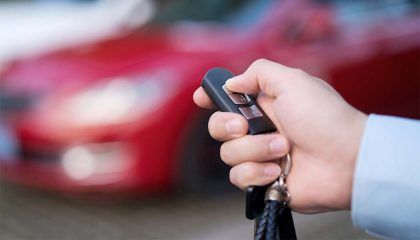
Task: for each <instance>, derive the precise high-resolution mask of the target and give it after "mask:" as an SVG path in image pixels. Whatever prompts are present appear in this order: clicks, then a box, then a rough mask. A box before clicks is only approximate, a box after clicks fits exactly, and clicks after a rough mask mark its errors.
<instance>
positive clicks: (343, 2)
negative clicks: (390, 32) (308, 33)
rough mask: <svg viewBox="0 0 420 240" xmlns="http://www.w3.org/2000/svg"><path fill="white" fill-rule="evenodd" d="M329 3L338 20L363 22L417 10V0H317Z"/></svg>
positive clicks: (398, 16)
mask: <svg viewBox="0 0 420 240" xmlns="http://www.w3.org/2000/svg"><path fill="white" fill-rule="evenodd" d="M318 2H321V3H327V4H331V5H332V6H333V7H334V9H335V10H336V12H337V15H338V18H339V21H341V22H343V23H346V24H364V23H367V22H374V21H380V20H382V19H385V18H386V19H393V18H402V17H405V16H407V15H408V14H412V13H413V12H418V11H419V2H420V1H419V0H369V1H365V0H353V1H347V0H319V1H318Z"/></svg>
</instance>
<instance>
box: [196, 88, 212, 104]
mask: <svg viewBox="0 0 420 240" xmlns="http://www.w3.org/2000/svg"><path fill="white" fill-rule="evenodd" d="M193 99H194V102H195V104H197V105H198V106H199V107H201V108H207V109H214V108H216V106H215V105H214V104H213V102H212V101H211V99H210V98H209V96H208V95H207V93H206V92H205V91H204V89H203V88H202V87H199V88H197V90H195V92H194V95H193Z"/></svg>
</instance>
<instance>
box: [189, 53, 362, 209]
mask: <svg viewBox="0 0 420 240" xmlns="http://www.w3.org/2000/svg"><path fill="white" fill-rule="evenodd" d="M226 86H227V88H228V89H230V90H232V91H235V92H243V93H247V94H258V97H257V102H258V103H259V105H260V106H261V107H262V108H263V110H264V111H265V112H266V114H267V115H268V116H269V117H270V119H271V120H272V121H273V122H274V124H275V125H276V127H277V129H278V130H279V132H278V133H272V134H263V135H254V136H251V135H247V131H248V123H247V121H246V119H245V118H244V117H243V116H241V115H240V114H236V113H228V112H216V113H214V114H213V115H212V116H211V118H210V120H209V132H210V134H211V136H212V137H213V138H215V139H217V140H220V141H225V142H224V143H223V145H222V147H221V149H220V155H221V158H222V160H223V161H224V162H225V163H227V164H229V165H231V166H232V169H231V171H230V180H231V182H232V183H233V184H235V185H236V186H238V187H240V188H242V189H244V188H246V187H248V186H251V185H259V186H261V185H266V184H269V183H270V182H273V181H274V180H275V179H277V178H278V176H279V174H280V167H279V165H278V164H277V163H275V160H276V159H279V158H280V157H282V156H284V155H285V154H287V153H288V152H289V151H290V153H291V157H292V168H291V172H290V175H289V176H288V177H287V186H288V190H289V193H290V195H291V197H292V198H291V202H290V204H289V205H290V207H291V208H293V209H294V210H295V211H299V212H304V213H316V212H323V211H328V210H339V209H349V208H350V205H351V191H352V182H353V173H354V167H355V162H356V158H357V153H358V148H359V144H360V141H361V137H362V133H363V129H364V125H365V122H366V118H367V116H366V115H365V114H364V113H362V112H360V111H358V110H357V109H355V108H353V107H352V106H350V105H349V104H348V103H347V102H346V101H345V100H344V99H343V98H342V97H341V96H340V95H339V94H338V93H337V92H336V91H335V90H334V89H333V88H332V87H331V86H330V85H328V84H327V83H326V82H324V81H323V80H321V79H318V78H315V77H313V76H310V75H308V74H306V73H305V72H303V71H301V70H298V69H293V68H289V67H286V66H283V65H281V64H277V63H274V62H271V61H268V60H264V59H260V60H257V61H255V62H254V63H253V64H252V65H251V66H250V67H249V68H248V69H247V70H246V71H245V72H244V73H243V74H241V75H238V76H236V77H233V78H232V79H230V80H228V81H227V82H226ZM194 101H195V103H196V104H197V105H198V106H201V107H203V108H214V105H213V103H212V102H211V100H210V99H209V97H208V96H207V94H206V93H205V92H204V90H203V89H202V88H201V87H200V88H198V89H197V90H196V92H195V93H194Z"/></svg>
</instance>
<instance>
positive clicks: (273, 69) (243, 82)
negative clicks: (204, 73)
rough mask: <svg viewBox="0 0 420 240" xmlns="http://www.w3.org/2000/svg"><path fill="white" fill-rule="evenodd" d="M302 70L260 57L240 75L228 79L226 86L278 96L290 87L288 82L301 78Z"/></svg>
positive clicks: (241, 90)
mask: <svg viewBox="0 0 420 240" xmlns="http://www.w3.org/2000/svg"><path fill="white" fill-rule="evenodd" d="M299 74H300V70H298V69H294V68H289V67H286V66H284V65H281V64H278V63H275V62H272V61H269V60H266V59H258V60H256V61H255V62H253V63H252V64H251V65H250V66H249V67H248V69H247V70H246V71H245V72H244V73H243V74H240V75H238V76H235V77H233V78H231V79H229V80H227V81H226V87H227V88H228V89H229V90H231V91H234V92H241V93H247V94H256V93H259V92H260V91H261V92H263V93H265V94H267V95H268V96H271V97H277V96H278V95H279V94H280V93H281V92H282V91H284V90H286V88H288V84H287V82H288V81H290V80H293V79H296V78H299V76H300V75H299Z"/></svg>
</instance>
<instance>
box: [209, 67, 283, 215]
mask: <svg viewBox="0 0 420 240" xmlns="http://www.w3.org/2000/svg"><path fill="white" fill-rule="evenodd" d="M232 77H233V74H232V73H231V72H230V71H229V70H226V69H224V68H213V69H210V70H209V71H208V72H207V73H206V75H205V76H204V78H203V81H202V83H201V86H202V87H203V89H204V91H205V92H206V93H207V95H208V96H209V97H210V99H211V100H212V101H213V103H214V104H215V105H216V106H217V107H218V108H219V109H220V110H221V111H223V112H234V113H239V114H242V115H243V116H244V117H245V118H246V119H247V120H248V125H249V129H248V133H249V134H251V135H255V134H262V133H269V132H275V131H276V127H275V126H274V124H273V122H272V121H271V120H270V119H269V118H268V116H267V115H266V114H265V113H264V111H263V110H262V109H261V107H260V106H258V105H257V103H256V101H255V100H254V99H253V98H252V97H251V96H249V95H247V94H244V93H236V92H232V91H230V90H229V89H227V88H226V87H225V83H226V80H228V79H229V78H232ZM267 187H268V186H261V187H260V186H251V187H248V188H247V192H246V213H245V215H246V217H247V218H248V219H251V220H253V219H255V218H256V217H257V216H258V215H260V214H261V213H262V211H263V209H264V196H265V192H266V190H267Z"/></svg>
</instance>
